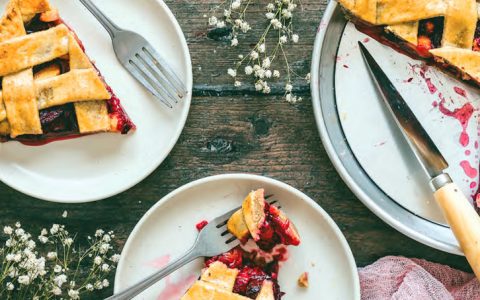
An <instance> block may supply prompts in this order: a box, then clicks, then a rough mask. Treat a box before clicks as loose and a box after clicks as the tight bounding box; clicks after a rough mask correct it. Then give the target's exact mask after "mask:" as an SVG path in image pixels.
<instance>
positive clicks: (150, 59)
mask: <svg viewBox="0 0 480 300" xmlns="http://www.w3.org/2000/svg"><path fill="white" fill-rule="evenodd" d="M80 2H82V4H83V5H84V6H85V7H86V8H87V9H88V10H89V11H90V12H91V13H92V14H93V15H94V16H95V17H96V18H97V19H98V21H99V22H100V23H101V24H102V25H103V27H105V29H106V30H107V31H108V33H109V34H110V37H111V38H112V42H113V49H114V50H115V54H116V55H117V58H118V60H119V61H120V63H121V64H122V65H123V66H124V67H125V68H126V69H127V70H128V71H129V72H130V74H132V75H133V77H135V79H137V80H138V81H139V82H140V83H141V84H143V86H145V87H146V88H147V89H148V90H149V91H150V93H152V94H153V95H154V96H155V97H156V98H158V99H159V100H160V101H161V102H162V103H163V104H165V105H166V106H167V107H169V108H173V105H174V104H177V103H178V101H179V100H181V99H182V98H183V97H185V94H186V93H187V89H186V87H185V85H184V83H183V82H182V80H181V79H180V78H179V77H178V76H177V74H175V72H174V71H173V70H172V68H171V67H170V66H169V65H168V63H167V62H166V61H165V59H163V58H162V57H161V56H160V54H159V53H157V51H155V49H154V48H153V47H152V45H151V44H150V43H149V42H148V41H147V40H146V39H145V38H144V37H142V36H141V35H139V34H138V33H135V32H132V31H128V30H123V29H121V28H120V27H118V26H117V25H116V24H115V23H113V22H112V21H111V20H110V19H109V18H108V17H107V16H105V15H104V14H103V13H102V12H101V11H100V10H99V9H98V7H97V6H95V4H93V3H92V1H90V0H80Z"/></svg>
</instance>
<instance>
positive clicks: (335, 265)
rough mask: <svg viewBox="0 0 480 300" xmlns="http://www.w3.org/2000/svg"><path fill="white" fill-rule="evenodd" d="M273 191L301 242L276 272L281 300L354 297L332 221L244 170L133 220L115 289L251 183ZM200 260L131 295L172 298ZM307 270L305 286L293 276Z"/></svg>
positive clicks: (165, 256) (175, 247) (185, 191)
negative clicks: (282, 295) (133, 226)
mask: <svg viewBox="0 0 480 300" xmlns="http://www.w3.org/2000/svg"><path fill="white" fill-rule="evenodd" d="M257 188H265V190H266V192H267V193H268V194H274V195H275V199H278V200H279V202H280V203H281V205H282V210H284V211H285V212H286V213H287V215H288V216H289V218H290V219H292V220H293V221H294V222H295V225H296V226H297V228H298V231H299V232H300V236H301V238H302V243H301V244H300V246H298V247H292V246H290V247H289V248H288V249H289V254H290V257H289V260H288V261H287V262H286V263H285V264H284V265H283V266H282V268H281V270H280V276H279V281H280V286H281V287H282V290H283V291H284V292H286V295H285V297H284V298H283V299H285V300H288V299H305V300H308V299H311V300H317V299H341V300H343V299H360V286H359V280H358V275H357V270H356V266H355V261H354V258H353V255H352V252H351V250H350V248H349V246H348V244H347V241H346V240H345V238H344V236H343V235H342V233H341V231H340V230H339V228H338V227H337V225H336V224H335V222H334V221H333V220H332V219H331V218H330V217H329V216H328V214H327V213H326V212H325V211H324V210H323V209H322V208H320V207H319V206H318V205H317V204H316V203H315V202H314V201H313V200H312V199H310V198H309V197H308V196H306V195H305V194H303V193H301V192H300V191H298V190H296V189H295V188H293V187H291V186H289V185H287V184H285V183H281V182H279V181H276V180H273V179H269V178H265V177H261V176H255V175H246V174H231V175H219V176H213V177H208V178H204V179H201V180H198V181H195V182H192V183H190V184H187V185H185V186H183V187H181V188H179V189H177V190H175V191H173V192H172V193H170V194H169V195H167V196H165V197H164V198H163V199H162V200H160V201H159V202H158V203H157V204H156V205H155V206H153V207H152V208H151V209H150V210H149V211H148V212H147V213H146V214H145V216H143V218H142V219H141V220H140V221H139V222H138V224H137V225H136V226H135V229H134V230H133V231H132V233H131V234H130V237H129V238H128V240H127V243H126V244H125V247H124V249H123V252H122V257H121V259H120V262H119V264H118V268H117V273H116V278H115V292H119V291H121V290H124V289H125V288H127V287H129V286H131V285H132V284H134V283H136V282H138V281H140V280H141V279H143V278H145V277H146V276H148V275H150V274H152V273H154V272H155V271H157V270H158V269H159V268H161V267H162V266H164V265H165V264H166V263H168V262H169V261H172V259H175V258H176V257H178V256H180V255H181V254H183V253H184V252H185V251H186V250H188V249H189V248H190V247H191V245H192V244H193V242H194V240H195V237H196V235H197V230H196V228H195V224H197V223H198V222H199V221H201V220H210V219H213V218H215V217H216V216H218V215H220V214H222V213H224V212H225V211H228V210H230V209H231V208H232V207H235V206H238V205H240V204H241V202H242V200H243V199H244V197H245V196H246V195H247V194H248V193H249V192H250V191H251V190H253V189H257ZM202 265H203V260H202V259H198V260H196V261H194V262H192V263H190V264H189V265H187V266H185V267H183V268H181V269H180V270H178V271H176V272H175V273H173V274H171V275H170V276H168V277H167V278H165V279H164V280H162V281H160V282H158V283H157V284H155V285H154V286H152V287H151V288H150V289H148V290H147V291H145V292H144V293H142V294H141V295H139V296H138V297H137V299H161V300H174V299H175V300H178V299H179V298H180V297H181V296H182V295H183V294H184V293H185V291H186V290H187V289H188V287H189V286H190V285H191V284H192V283H193V282H194V281H195V280H196V279H197V278H198V276H199V275H200V271H201V269H202ZM303 272H308V273H309V277H310V278H309V281H310V286H309V287H308V288H307V289H302V288H299V287H298V286H297V279H298V277H299V276H300V274H302V273H303Z"/></svg>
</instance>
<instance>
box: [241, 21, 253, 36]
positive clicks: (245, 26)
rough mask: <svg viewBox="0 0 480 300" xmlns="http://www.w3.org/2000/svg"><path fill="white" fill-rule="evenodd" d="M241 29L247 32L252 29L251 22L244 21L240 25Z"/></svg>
mask: <svg viewBox="0 0 480 300" xmlns="http://www.w3.org/2000/svg"><path fill="white" fill-rule="evenodd" d="M240 29H241V30H242V32H243V33H247V32H248V31H249V30H250V29H251V27H250V24H248V23H247V22H245V21H244V22H242V24H241V25H240Z"/></svg>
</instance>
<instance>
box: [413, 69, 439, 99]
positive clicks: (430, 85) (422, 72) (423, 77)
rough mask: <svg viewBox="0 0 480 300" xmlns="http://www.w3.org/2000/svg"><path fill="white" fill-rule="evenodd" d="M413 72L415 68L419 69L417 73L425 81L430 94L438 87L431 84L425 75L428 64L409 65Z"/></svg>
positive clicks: (430, 80)
mask: <svg viewBox="0 0 480 300" xmlns="http://www.w3.org/2000/svg"><path fill="white" fill-rule="evenodd" d="M410 66H411V68H412V70H413V72H415V73H416V69H419V72H418V74H420V77H422V79H423V80H424V81H425V83H426V84H427V87H428V90H429V91H430V94H432V95H433V94H435V93H436V92H437V91H438V89H437V87H436V86H435V85H434V84H433V82H432V79H431V78H430V77H427V75H426V72H427V70H428V66H427V65H425V64H424V65H410Z"/></svg>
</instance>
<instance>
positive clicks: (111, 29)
mask: <svg viewBox="0 0 480 300" xmlns="http://www.w3.org/2000/svg"><path fill="white" fill-rule="evenodd" d="M80 2H82V4H83V5H84V6H85V7H86V8H87V9H88V10H89V11H90V12H91V13H92V14H93V15H94V16H95V18H97V20H98V21H99V22H100V23H101V24H102V25H103V27H105V29H106V30H107V31H108V34H110V36H111V37H112V38H113V37H114V36H115V35H116V34H117V33H118V32H119V31H121V29H120V27H118V26H117V25H116V24H115V23H113V21H112V20H110V19H109V18H108V17H107V16H106V15H104V14H103V13H102V11H100V9H99V8H98V7H97V6H96V5H95V4H93V2H92V1H90V0H80Z"/></svg>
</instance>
